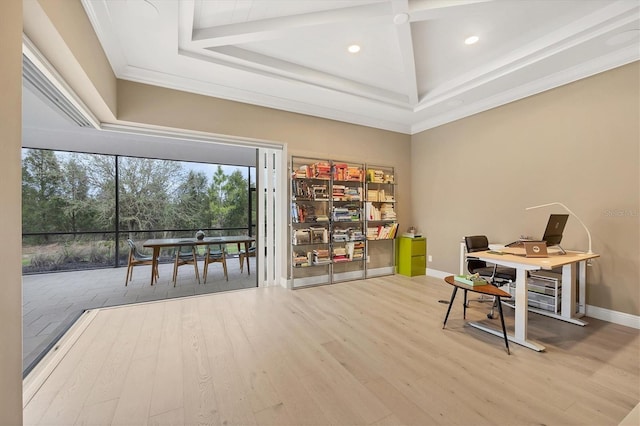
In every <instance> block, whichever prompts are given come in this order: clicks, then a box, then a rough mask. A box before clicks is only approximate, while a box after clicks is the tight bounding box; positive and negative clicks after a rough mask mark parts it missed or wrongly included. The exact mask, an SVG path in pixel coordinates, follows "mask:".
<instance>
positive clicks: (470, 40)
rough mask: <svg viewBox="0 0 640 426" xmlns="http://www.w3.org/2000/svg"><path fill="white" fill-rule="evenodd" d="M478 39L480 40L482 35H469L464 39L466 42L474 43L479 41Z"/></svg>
mask: <svg viewBox="0 0 640 426" xmlns="http://www.w3.org/2000/svg"><path fill="white" fill-rule="evenodd" d="M478 40H480V37H478V36H471V37H467V38H466V39H465V40H464V44H474V43H477V42H478Z"/></svg>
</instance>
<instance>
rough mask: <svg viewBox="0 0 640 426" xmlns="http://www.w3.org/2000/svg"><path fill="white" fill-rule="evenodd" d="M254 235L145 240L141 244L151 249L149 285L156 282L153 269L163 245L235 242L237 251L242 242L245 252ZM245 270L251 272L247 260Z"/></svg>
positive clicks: (201, 244) (204, 244)
mask: <svg viewBox="0 0 640 426" xmlns="http://www.w3.org/2000/svg"><path fill="white" fill-rule="evenodd" d="M255 240H256V239H255V237H250V236H248V235H229V236H224V237H205V238H203V239H202V240H198V239H197V238H157V239H151V240H147V241H145V242H144V243H143V244H142V246H143V247H147V248H152V249H153V266H152V268H151V285H153V283H154V282H156V280H157V277H156V275H155V274H154V271H157V268H158V258H159V257H160V249H161V248H163V247H181V246H206V245H212V244H234V243H235V244H237V245H238V251H240V244H244V250H245V253H248V252H249V247H250V246H251V243H253V242H254V241H255ZM247 272H248V273H249V274H251V271H250V270H249V263H248V262H247Z"/></svg>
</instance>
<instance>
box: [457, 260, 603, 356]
mask: <svg viewBox="0 0 640 426" xmlns="http://www.w3.org/2000/svg"><path fill="white" fill-rule="evenodd" d="M466 256H467V257H473V258H476V259H479V260H483V261H485V262H490V263H494V264H496V265H499V266H506V267H509V268H514V269H516V295H515V299H516V300H515V306H514V308H515V330H514V334H513V335H508V338H509V340H511V341H512V342H514V343H517V344H519V345H522V346H525V347H528V348H530V349H533V350H536V351H544V349H545V347H544V346H542V345H541V344H539V343H536V342H533V341H531V340H528V338H527V322H528V317H527V314H528V311H532V312H535V313H538V314H541V315H546V316H549V317H552V318H556V319H559V320H562V321H567V322H570V323H572V324H577V325H580V326H584V325H586V324H587V322H585V321H582V320H580V318H581V317H583V316H584V314H585V307H586V294H585V293H586V292H585V290H586V281H587V271H586V269H587V268H586V266H587V260H589V259H593V258H596V257H599V256H600V255H599V254H587V253H582V252H576V251H567V254H563V255H561V254H550V255H549V257H544V258H528V257H522V256H516V255H512V254H496V253H490V252H488V251H479V252H473V253H468V254H467V255H466ZM558 267H562V299H561V308H560V314H559V315H558V314H556V313H553V312H549V311H545V310H543V309H536V308H532V307H529V306H528V301H527V272H528V271H538V270H541V269H546V270H551V269H553V268H558ZM576 278H577V284H578V287H579V290H580V291H579V293H578V297H579V300H578V307H577V308H576ZM469 325H471V326H473V327H475V328H478V329H480V330H483V331H486V332H488V333H491V334H496V335H498V333H497V331H496V330H493V329H491V328H488V327H485V326H484V325H482V324H478V323H469Z"/></svg>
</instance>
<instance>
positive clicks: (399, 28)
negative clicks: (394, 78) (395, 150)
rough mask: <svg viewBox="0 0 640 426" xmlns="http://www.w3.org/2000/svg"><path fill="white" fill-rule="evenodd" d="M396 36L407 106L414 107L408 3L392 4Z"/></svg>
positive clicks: (415, 80) (415, 93)
mask: <svg viewBox="0 0 640 426" xmlns="http://www.w3.org/2000/svg"><path fill="white" fill-rule="evenodd" d="M392 7H393V16H394V23H395V28H396V35H397V37H398V46H399V48H400V56H401V57H402V69H403V70H404V75H405V81H406V87H405V90H406V93H407V97H408V100H409V104H410V105H412V106H414V107H415V106H416V105H417V104H418V102H419V96H418V78H417V75H416V63H415V58H414V51H413V39H412V37H411V24H410V22H409V1H408V0H396V1H394V2H393V3H392Z"/></svg>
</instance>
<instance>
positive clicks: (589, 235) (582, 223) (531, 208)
mask: <svg viewBox="0 0 640 426" xmlns="http://www.w3.org/2000/svg"><path fill="white" fill-rule="evenodd" d="M553 205H558V206H562V207H564V209H565V210H566V211H568V212H569V213H570V214H571V216H573V217H575V218H576V219H578V222H580V225H582V227H583V228H584V230H585V231H587V236H588V237H589V251H588V252H587V254H593V251H591V233H590V232H589V230H588V229H587V225H585V224H584V222H583V221H581V220H580V218H579V217H578V216H576V214H575V213H574V212H572V211H571V210H570V209H569V207H567V206H565V205H564V204H562V203H559V202H557V201H556V202H553V203H547V204H540V205H539V206H533V207H527V208H526V209H525V210H533V209H539V208H540V207H548V206H553Z"/></svg>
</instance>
